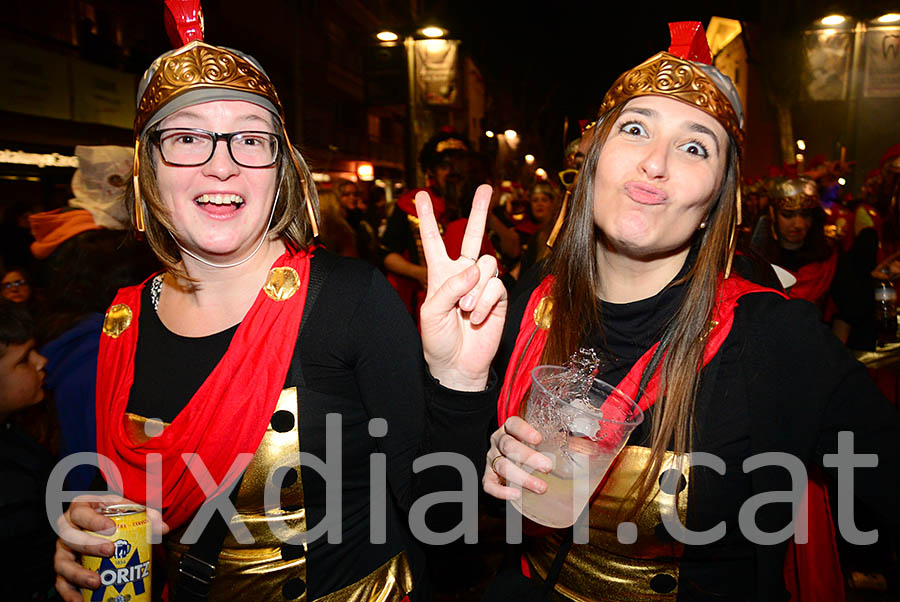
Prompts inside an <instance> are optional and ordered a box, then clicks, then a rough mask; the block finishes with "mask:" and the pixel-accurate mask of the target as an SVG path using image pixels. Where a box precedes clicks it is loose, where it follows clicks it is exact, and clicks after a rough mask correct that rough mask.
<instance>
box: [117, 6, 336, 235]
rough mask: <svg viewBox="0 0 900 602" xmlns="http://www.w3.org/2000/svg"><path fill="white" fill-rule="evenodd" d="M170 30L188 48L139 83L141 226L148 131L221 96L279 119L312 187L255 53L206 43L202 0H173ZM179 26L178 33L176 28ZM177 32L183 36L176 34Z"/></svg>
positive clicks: (164, 58)
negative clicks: (143, 145) (186, 109)
mask: <svg viewBox="0 0 900 602" xmlns="http://www.w3.org/2000/svg"><path fill="white" fill-rule="evenodd" d="M166 5H167V8H168V10H169V12H168V14H167V17H168V18H169V19H168V20H167V23H166V25H167V28H168V29H169V33H170V36H172V37H173V39H178V40H180V41H181V43H182V44H184V45H183V46H181V47H180V48H176V49H175V50H171V51H169V52H167V53H165V54H163V55H161V56H160V57H158V58H157V59H156V60H155V61H153V63H152V64H151V65H150V68H149V69H147V71H146V72H145V73H144V77H143V78H141V82H140V85H139V86H138V93H137V111H136V113H135V117H134V202H135V211H134V214H135V227H136V228H137V230H138V231H139V232H143V231H144V206H143V202H142V201H141V188H140V182H139V180H138V176H139V173H140V172H139V169H138V168H139V167H140V165H139V160H140V159H139V157H140V153H139V150H140V145H141V137H142V136H143V135H144V134H145V133H146V131H147V129H148V128H150V127H151V126H153V125H155V124H157V123H159V122H160V121H162V120H163V119H165V118H166V117H168V116H169V115H171V114H172V113H174V112H175V111H178V110H179V109H183V108H184V107H188V106H192V105H196V104H200V103H204V102H210V101H215V100H244V101H247V102H252V103H254V104H257V105H259V106H261V107H262V108H264V109H266V110H268V111H269V112H271V113H272V114H273V115H275V116H276V117H278V121H279V123H280V124H281V136H282V137H283V138H284V144H285V145H286V147H285V148H286V149H287V151H288V153H287V154H288V155H290V157H291V160H292V162H293V166H294V169H295V170H296V171H297V175H298V176H299V177H300V180H301V182H303V188H304V189H305V188H306V182H305V181H304V177H303V172H302V170H301V169H300V165H299V164H298V162H297V158H296V157H295V156H294V153H293V152H292V149H293V146H292V145H291V141H290V138H289V137H288V133H287V128H286V127H285V125H284V108H283V107H282V106H281V101H280V100H279V99H278V93H277V92H276V91H275V86H273V85H272V82H271V81H270V80H269V76H268V75H267V74H266V72H265V71H264V70H263V68H262V66H261V65H260V64H259V62H258V61H257V60H256V59H254V58H253V57H252V56H250V55H247V54H244V53H242V52H239V51H237V50H233V49H231V48H225V47H223V46H213V45H211V44H207V43H205V42H204V41H203V39H202V38H203V13H202V11H201V9H200V4H199V2H198V1H196V0H167V2H166ZM173 29H176V30H177V33H176V32H174V31H173ZM176 36H177V38H176ZM306 211H307V214H308V216H309V221H310V226H311V227H312V232H313V236H318V235H319V227H318V224H317V222H316V217H315V212H314V210H313V206H312V202H311V200H310V199H309V197H307V198H306Z"/></svg>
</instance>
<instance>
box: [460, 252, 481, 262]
mask: <svg viewBox="0 0 900 602" xmlns="http://www.w3.org/2000/svg"><path fill="white" fill-rule="evenodd" d="M459 256H460V257H465V258H466V259H470V260H472V263H478V260H477V259H475V258H474V257H469V256H468V255H463V254H462V253H460V254H459Z"/></svg>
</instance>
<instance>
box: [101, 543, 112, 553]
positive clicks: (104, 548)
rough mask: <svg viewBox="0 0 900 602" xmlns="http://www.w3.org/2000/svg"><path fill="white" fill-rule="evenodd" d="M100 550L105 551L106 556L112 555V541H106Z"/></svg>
mask: <svg viewBox="0 0 900 602" xmlns="http://www.w3.org/2000/svg"><path fill="white" fill-rule="evenodd" d="M100 551H101V552H103V554H105V555H106V556H112V553H113V551H114V550H113V545H112V544H111V543H105V544H103V545H102V546H100Z"/></svg>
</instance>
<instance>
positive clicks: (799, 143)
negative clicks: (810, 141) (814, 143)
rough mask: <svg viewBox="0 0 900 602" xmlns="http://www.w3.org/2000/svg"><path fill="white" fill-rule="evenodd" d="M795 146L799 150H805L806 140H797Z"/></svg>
mask: <svg viewBox="0 0 900 602" xmlns="http://www.w3.org/2000/svg"><path fill="white" fill-rule="evenodd" d="M797 148H799V149H800V150H802V151H803V150H806V140H797Z"/></svg>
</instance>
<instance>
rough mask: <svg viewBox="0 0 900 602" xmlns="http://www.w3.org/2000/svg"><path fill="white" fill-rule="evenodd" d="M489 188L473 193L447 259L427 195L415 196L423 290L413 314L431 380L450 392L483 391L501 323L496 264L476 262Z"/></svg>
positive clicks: (502, 301) (502, 295) (484, 259)
mask: <svg viewBox="0 0 900 602" xmlns="http://www.w3.org/2000/svg"><path fill="white" fill-rule="evenodd" d="M490 202H491V187H490V186H487V185H482V186H479V187H478V190H477V191H475V197H474V199H473V201H472V212H471V213H470V214H469V223H468V224H467V225H466V232H465V234H464V236H463V241H462V248H461V251H460V256H459V259H456V260H453V259H450V258H449V257H448V256H447V250H446V248H445V247H444V241H443V240H442V239H441V233H440V231H439V230H438V225H437V222H436V221H435V219H434V209H433V208H432V206H431V198H430V197H429V196H428V193H427V192H420V193H418V194H417V195H416V212H417V213H418V215H419V231H420V233H421V235H422V250H423V251H424V254H425V262H426V263H427V264H428V289H427V292H426V295H425V302H424V303H423V304H422V309H421V312H420V314H419V316H420V317H419V324H420V326H421V329H422V347H423V349H424V351H425V361H426V362H427V363H428V368H429V370H430V371H431V375H432V376H433V377H435V378H436V379H438V380H439V381H440V382H441V384H442V385H443V386H445V387H448V388H450V389H457V390H461V391H480V390H483V389H484V387H485V385H486V384H487V381H488V376H489V374H490V368H491V360H493V359H494V354H495V353H496V352H497V347H498V346H499V344H500V335H501V334H502V332H503V323H504V321H505V320H506V306H507V294H506V287H504V286H503V283H502V282H500V279H499V278H497V259H496V258H495V257H491V256H490V255H483V256H481V257H478V253H479V251H480V250H481V239H482V237H483V236H484V227H485V223H486V221H487V214H488V208H489V206H490Z"/></svg>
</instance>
